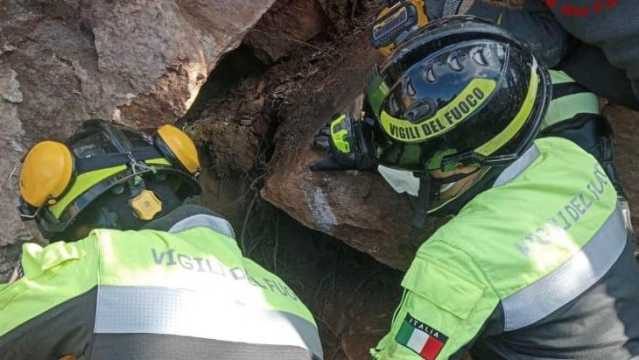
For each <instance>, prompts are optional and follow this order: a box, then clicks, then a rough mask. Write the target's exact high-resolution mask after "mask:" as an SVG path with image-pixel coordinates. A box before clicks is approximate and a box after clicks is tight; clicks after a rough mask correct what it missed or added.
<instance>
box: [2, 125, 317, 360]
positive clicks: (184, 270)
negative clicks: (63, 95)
mask: <svg viewBox="0 0 639 360" xmlns="http://www.w3.org/2000/svg"><path fill="white" fill-rule="evenodd" d="M199 170H200V165H199V161H198V156H197V150H196V148H195V146H194V144H193V142H192V141H191V139H190V138H189V137H188V136H187V135H186V134H185V133H183V132H182V131H181V130H179V129H177V128H175V127H173V126H171V125H165V126H162V127H160V128H159V129H158V131H157V133H156V134H155V135H154V136H152V137H151V136H147V135H143V134H141V133H139V132H136V131H134V130H132V129H129V128H125V127H120V126H116V125H113V124H110V123H107V122H105V121H100V120H92V121H87V122H85V123H84V124H83V126H82V128H81V129H80V130H79V131H78V132H77V133H76V134H75V135H74V136H73V137H71V138H70V139H69V140H68V141H67V142H66V143H60V142H55V141H43V142H41V143H39V144H37V145H35V146H34V147H33V148H32V149H31V150H30V151H29V153H28V154H27V155H26V157H25V159H24V162H23V167H22V172H21V176H20V195H21V197H20V201H21V206H20V208H19V210H20V213H21V214H22V216H23V217H24V218H26V219H34V220H35V221H36V222H37V225H38V227H39V229H40V230H41V232H42V233H43V234H44V235H45V236H46V237H48V238H49V239H51V240H54V241H55V242H53V243H51V244H50V245H48V246H46V247H41V246H39V245H37V244H25V245H24V247H23V253H22V258H21V266H20V271H19V272H20V277H19V278H18V279H17V280H15V281H13V282H11V283H7V284H0V309H1V310H0V359H7V360H9V359H11V360H16V359H24V360H27V359H28V360H39V359H43V360H44V359H65V360H66V359H109V360H112V359H138V360H144V359H149V360H150V359H153V360H156V359H166V360H169V359H170V360H174V359H184V360H186V359H189V360H193V359H277V360H279V359H282V358H284V359H309V360H310V359H321V358H322V349H321V345H320V340H319V336H318V332H317V327H316V325H315V322H314V319H313V317H312V315H311V314H310V312H309V310H308V309H307V308H306V307H305V306H304V304H303V303H302V302H301V301H300V299H299V298H298V297H297V296H296V295H295V293H294V292H293V291H292V290H291V289H290V288H289V287H288V286H287V285H286V284H285V283H284V282H283V281H282V280H281V279H279V278H278V277H277V276H275V275H273V274H271V273H269V272H268V271H266V270H264V269H263V268H262V267H260V266H259V265H258V264H256V263H255V262H253V261H251V260H250V259H248V258H245V257H243V255H242V253H241V251H240V249H239V247H238V245H237V243H236V241H235V238H234V237H235V234H234V232H233V228H232V227H231V225H230V224H229V222H228V221H226V220H225V219H224V218H222V217H220V216H219V215H217V214H215V213H213V212H211V211H209V210H207V209H205V208H202V207H199V206H195V205H183V203H184V201H185V199H186V198H188V197H190V196H192V195H194V194H197V193H198V192H199V191H200V188H199V185H198V183H197V182H196V180H195V177H196V176H197V174H198V172H199ZM116 229H117V230H116ZM57 240H66V241H69V242H64V241H57Z"/></svg>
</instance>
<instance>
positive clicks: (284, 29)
mask: <svg viewBox="0 0 639 360" xmlns="http://www.w3.org/2000/svg"><path fill="white" fill-rule="evenodd" d="M328 26H329V21H328V19H327V18H326V15H325V14H324V10H323V9H322V7H321V6H320V4H319V3H318V2H317V1H316V0H279V1H277V2H276V3H275V4H274V5H273V7H272V8H271V10H270V11H268V12H267V13H266V14H264V16H263V17H262V19H261V20H260V21H259V22H258V23H257V24H256V25H255V27H254V28H253V29H252V30H251V31H250V32H249V34H248V35H247V37H246V40H245V42H246V44H247V45H249V46H251V47H253V48H254V49H255V51H256V55H257V56H258V57H259V58H260V60H262V61H263V62H264V63H272V62H274V61H277V60H280V59H281V58H282V57H284V56H286V55H288V54H289V53H290V52H291V51H292V50H293V49H295V48H297V47H300V46H305V47H314V46H313V45H311V44H310V43H308V40H310V39H312V38H313V37H315V36H317V35H318V34H320V33H322V32H323V31H324V30H326V28H327V27H328Z"/></svg>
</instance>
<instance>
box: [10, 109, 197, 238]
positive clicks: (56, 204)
mask: <svg viewBox="0 0 639 360" xmlns="http://www.w3.org/2000/svg"><path fill="white" fill-rule="evenodd" d="M198 172H199V160H198V158H197V149H196V148H195V145H194V144H193V142H192V141H191V139H190V138H189V137H188V136H187V135H186V134H185V133H184V132H182V131H181V130H179V129H177V128H175V127H174V126H172V125H164V126H162V127H160V128H159V129H158V131H157V132H156V134H155V135H154V136H149V135H146V134H144V133H142V132H139V131H137V130H135V129H132V128H128V127H124V126H119V125H115V124H111V123H109V122H106V121H103V120H88V121H85V122H84V123H83V124H82V126H81V128H80V129H78V130H77V131H76V133H75V134H74V135H73V136H71V137H70V138H69V139H68V140H67V141H66V142H64V143H61V142H57V141H50V140H47V141H43V142H40V143H38V144H36V145H35V146H33V147H32V148H31V150H29V153H27V155H26V156H25V159H24V160H23V165H22V171H21V174H20V195H21V196H20V203H21V205H20V207H19V211H20V214H21V216H22V217H23V219H25V220H29V219H34V220H35V221H36V223H37V225H38V228H39V230H40V231H41V232H42V234H43V235H44V236H45V237H47V238H49V239H50V240H77V239H79V238H80V237H83V236H84V235H86V233H87V231H88V230H92V229H93V228H116V229H120V230H128V229H139V228H140V227H142V226H143V225H144V224H145V223H147V222H149V221H150V220H153V219H156V218H158V217H160V216H163V215H164V214H166V213H168V212H170V211H171V210H173V209H174V208H176V207H177V206H179V205H181V204H182V202H183V201H184V200H185V199H186V198H187V197H190V196H193V195H196V194H198V193H199V192H200V186H199V184H198V182H197V180H196V177H197V175H198Z"/></svg>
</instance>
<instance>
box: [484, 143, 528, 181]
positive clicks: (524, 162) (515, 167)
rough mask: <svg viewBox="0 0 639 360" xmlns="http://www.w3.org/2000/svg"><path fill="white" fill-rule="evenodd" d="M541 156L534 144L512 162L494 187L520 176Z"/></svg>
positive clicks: (500, 175)
mask: <svg viewBox="0 0 639 360" xmlns="http://www.w3.org/2000/svg"><path fill="white" fill-rule="evenodd" d="M538 157H539V149H538V148H537V145H535V144H533V145H532V146H531V147H530V148H529V149H528V150H526V152H525V153H524V154H523V155H522V156H520V157H519V159H517V160H515V161H514V162H513V163H512V164H510V165H509V166H508V167H507V168H506V169H504V171H502V173H501V174H499V177H497V180H495V184H494V185H493V187H497V186H502V185H504V184H506V183H508V182H510V181H512V180H513V179H514V178H516V177H517V176H519V174H521V173H522V172H524V170H526V169H527V168H528V167H529V166H530V165H531V164H532V163H533V162H535V160H537V158H538Z"/></svg>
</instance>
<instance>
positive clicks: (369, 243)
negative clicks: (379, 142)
mask: <svg viewBox="0 0 639 360" xmlns="http://www.w3.org/2000/svg"><path fill="white" fill-rule="evenodd" d="M343 47H344V48H340V49H337V52H338V53H341V54H343V56H344V58H343V59H341V60H340V61H337V62H332V63H331V64H330V65H329V66H328V68H326V69H322V70H321V73H322V74H331V75H330V76H328V77H326V76H317V77H311V78H304V79H303V80H302V82H303V84H304V86H303V87H301V88H299V89H298V90H296V91H295V92H293V93H291V94H290V97H289V98H288V101H289V103H290V105H289V106H287V108H286V109H287V111H281V113H282V114H283V116H284V119H283V122H282V124H281V125H280V126H279V128H278V129H279V131H278V134H277V135H276V139H275V143H276V149H275V154H274V155H273V158H272V160H271V162H270V168H269V174H270V175H269V176H268V177H267V179H266V182H265V186H264V188H263V190H262V196H263V197H264V198H265V199H266V200H268V201H269V202H271V203H273V204H274V205H275V206H277V207H279V208H281V209H283V210H284V211H286V212H287V213H288V214H289V215H291V216H292V217H294V218H295V219H297V220H298V221H300V222H301V223H303V224H305V225H306V226H308V227H310V228H313V229H316V230H319V231H322V232H325V233H327V234H330V235H332V236H334V237H337V238H338V239H340V240H343V241H344V242H346V243H347V244H348V245H350V246H352V247H354V248H356V249H358V250H360V251H363V252H365V253H367V254H369V255H371V256H373V257H374V258H375V259H377V260H378V261H380V262H382V263H384V264H387V265H389V266H392V267H394V268H400V269H402V268H406V267H407V266H408V264H409V263H410V261H411V260H412V258H413V256H414V253H415V249H416V246H417V244H415V243H412V242H411V241H409V240H408V237H407V233H408V230H409V225H410V221H411V218H412V210H411V207H410V205H409V203H408V200H407V199H406V198H404V197H402V196H398V195H397V194H396V193H395V192H393V190H392V189H391V188H390V187H389V186H388V185H387V184H386V183H385V181H384V180H383V179H382V178H381V177H380V176H379V175H377V174H375V173H363V172H356V171H352V172H311V171H310V170H309V168H308V167H309V165H310V164H311V163H313V162H314V161H316V160H318V159H319V158H320V156H322V153H321V152H319V151H316V150H313V149H311V141H312V138H313V134H314V133H315V131H316V130H317V129H318V128H320V127H321V126H322V125H323V123H324V122H326V121H327V120H328V119H329V118H330V117H331V115H332V114H334V113H336V112H338V111H340V110H342V111H343V109H346V108H347V107H348V106H349V105H350V103H351V102H352V101H353V99H355V97H356V96H357V95H358V94H359V93H360V92H361V89H362V88H363V86H364V84H365V79H366V76H367V74H368V71H369V69H370V68H371V66H372V65H373V64H374V63H375V61H376V53H375V52H374V51H373V50H372V49H371V48H370V47H369V46H368V41H367V39H366V34H365V33H361V34H359V35H357V36H354V37H353V38H352V39H350V42H348V43H347V44H345V45H343Z"/></svg>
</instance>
